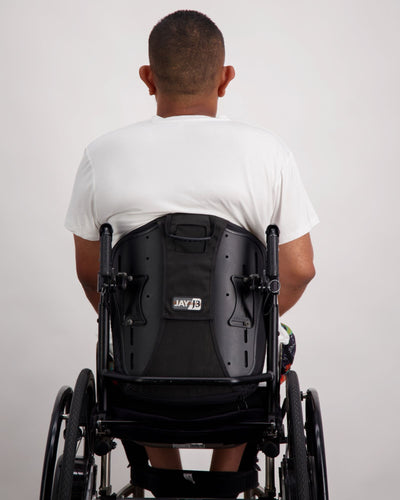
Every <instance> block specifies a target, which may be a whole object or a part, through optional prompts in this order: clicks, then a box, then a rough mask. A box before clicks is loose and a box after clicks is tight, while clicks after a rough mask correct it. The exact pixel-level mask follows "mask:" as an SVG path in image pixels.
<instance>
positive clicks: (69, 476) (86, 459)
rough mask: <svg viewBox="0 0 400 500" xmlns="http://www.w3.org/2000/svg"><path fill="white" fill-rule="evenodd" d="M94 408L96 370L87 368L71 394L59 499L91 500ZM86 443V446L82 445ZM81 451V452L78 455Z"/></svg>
mask: <svg viewBox="0 0 400 500" xmlns="http://www.w3.org/2000/svg"><path fill="white" fill-rule="evenodd" d="M94 408H95V382H94V376H93V373H92V372H91V371H90V370H89V369H84V370H82V371H81V373H80V374H79V377H78V380H77V382H76V385H75V389H74V392H73V395H72V401H71V410H70V414H69V418H68V423H67V430H66V434H65V446H64V453H63V456H62V459H61V464H60V474H59V478H60V479H59V484H57V485H55V486H54V488H55V493H56V494H55V497H54V498H55V499H57V500H88V499H90V498H92V492H93V489H94V488H93V487H92V486H93V484H92V483H93V481H94V480H95V465H94V452H93V448H94V437H95V426H94V422H92V417H93V414H94ZM82 443H83V449H81V448H82ZM78 451H79V452H82V454H80V455H79V456H78V455H77V454H78Z"/></svg>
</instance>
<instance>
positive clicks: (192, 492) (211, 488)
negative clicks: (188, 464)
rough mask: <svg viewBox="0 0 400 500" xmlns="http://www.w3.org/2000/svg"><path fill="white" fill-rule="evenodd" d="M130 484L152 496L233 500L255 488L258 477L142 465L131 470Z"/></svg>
mask: <svg viewBox="0 0 400 500" xmlns="http://www.w3.org/2000/svg"><path fill="white" fill-rule="evenodd" d="M132 484H134V485H135V486H139V487H141V488H144V489H146V490H149V491H151V492H152V493H153V495H154V496H155V497H175V498H176V497H181V498H196V497H203V498H235V497H237V495H239V493H241V492H243V491H247V490H251V489H254V488H256V487H257V486H258V474H257V471H256V470H247V471H238V472H214V471H213V472H210V471H196V470H171V469H157V468H155V467H150V466H144V467H139V468H134V467H132Z"/></svg>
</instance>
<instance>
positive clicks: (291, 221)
mask: <svg viewBox="0 0 400 500" xmlns="http://www.w3.org/2000/svg"><path fill="white" fill-rule="evenodd" d="M276 193H277V199H276V200H275V208H274V214H273V218H272V223H273V224H276V225H277V226H278V227H279V230H280V237H279V243H280V244H283V243H288V242H289V241H292V240H295V239H297V238H300V237H301V236H303V235H305V234H307V233H308V232H310V230H311V229H312V228H313V227H314V226H315V225H316V224H318V222H319V219H318V216H317V214H316V212H315V210H314V207H313V206H312V204H311V201H310V198H309V197H308V194H307V192H306V190H305V188H304V185H303V182H302V180H301V178H300V173H299V170H298V168H297V165H296V161H295V159H294V157H293V154H292V153H290V152H287V154H286V155H285V160H284V162H283V165H282V169H281V173H280V177H279V180H278V187H277V190H276Z"/></svg>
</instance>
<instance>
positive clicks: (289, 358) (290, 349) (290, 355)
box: [280, 323, 296, 384]
mask: <svg viewBox="0 0 400 500" xmlns="http://www.w3.org/2000/svg"><path fill="white" fill-rule="evenodd" d="M281 327H282V328H283V329H284V330H285V331H286V333H287V334H288V335H289V342H288V343H287V344H282V359H281V380H280V382H281V384H282V383H283V382H284V381H285V380H286V374H287V372H288V371H289V370H290V367H291V366H292V364H293V360H294V355H295V354H296V337H295V336H294V333H293V332H292V330H291V329H290V328H289V327H288V326H287V325H285V324H283V323H281Z"/></svg>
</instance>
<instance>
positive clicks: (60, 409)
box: [39, 386, 72, 500]
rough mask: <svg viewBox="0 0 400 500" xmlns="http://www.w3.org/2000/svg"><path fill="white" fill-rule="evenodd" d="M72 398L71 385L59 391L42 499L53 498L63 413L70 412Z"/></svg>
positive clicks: (51, 423) (46, 452) (50, 428)
mask: <svg viewBox="0 0 400 500" xmlns="http://www.w3.org/2000/svg"><path fill="white" fill-rule="evenodd" d="M71 398H72V389H71V387H67V386H64V387H61V389H60V390H59V391H58V394H57V397H56V400H55V402H54V406H53V412H52V414H51V419H50V426H49V432H48V435H47V443H46V451H45V454H44V462H43V470H42V483H41V486H40V497H39V499H40V500H51V492H52V489H53V484H54V472H55V469H56V460H57V451H58V442H59V437H60V431H61V428H62V426H63V422H64V418H63V415H65V414H68V413H69V409H70V405H71Z"/></svg>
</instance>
